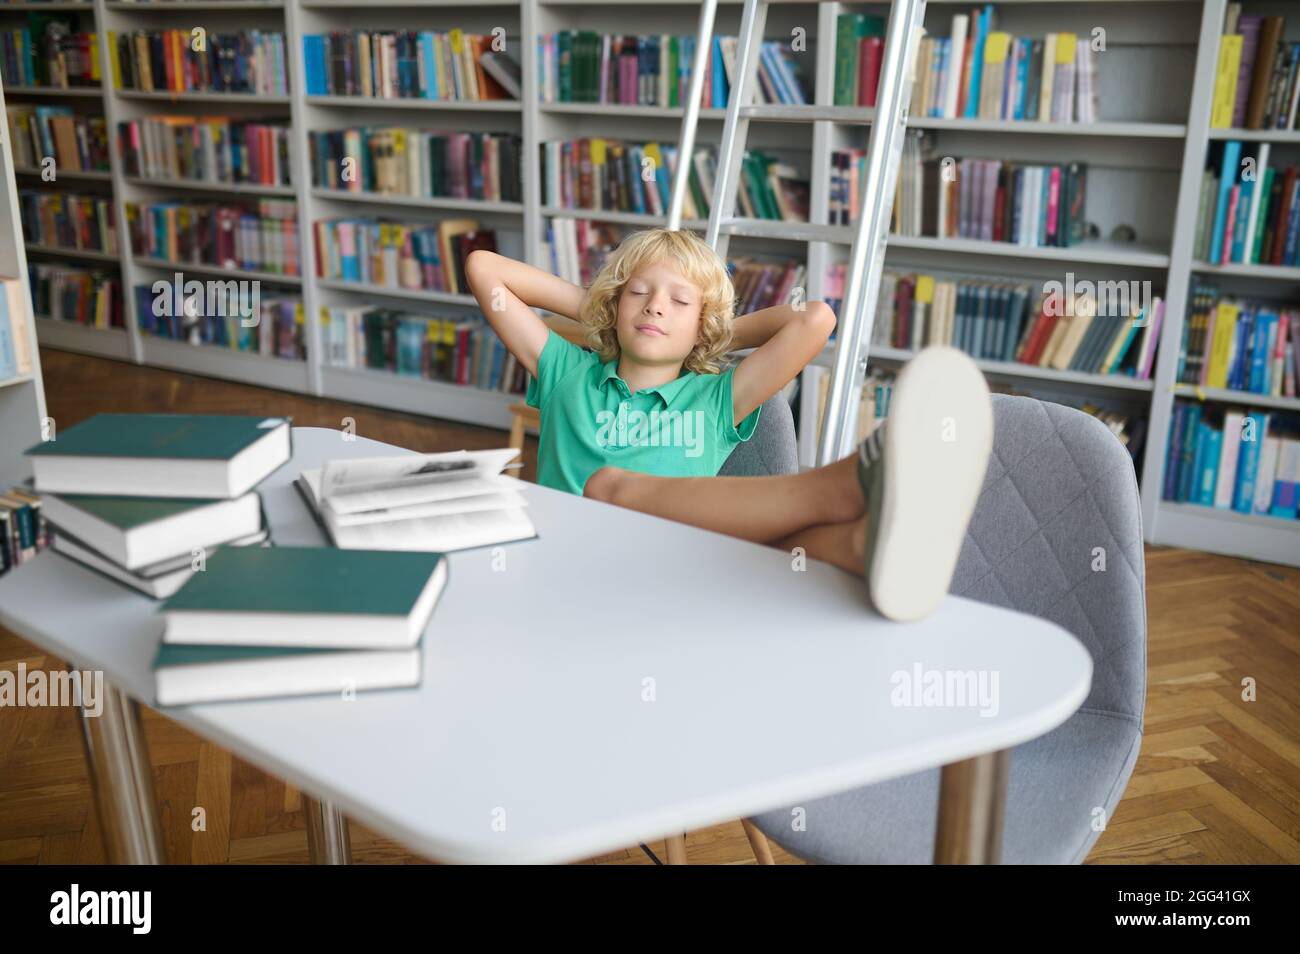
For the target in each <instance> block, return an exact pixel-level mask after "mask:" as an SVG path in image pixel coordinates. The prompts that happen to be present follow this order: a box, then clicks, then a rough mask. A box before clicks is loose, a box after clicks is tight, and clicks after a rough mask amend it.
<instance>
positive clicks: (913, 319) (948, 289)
mask: <svg viewBox="0 0 1300 954" xmlns="http://www.w3.org/2000/svg"><path fill="white" fill-rule="evenodd" d="M841 267H842V266H841ZM1128 297H1129V296H1128V295H1125V296H1124V298H1125V299H1127V298H1128ZM879 301H880V306H879V308H878V309H877V314H876V320H875V324H874V326H873V331H872V343H873V344H875V345H878V346H885V347H892V348H900V349H905V350H911V351H919V350H920V349H921V348H923V347H927V346H929V345H936V344H939V345H952V346H953V347H956V348H960V349H961V350H962V351H965V352H966V353H967V354H969V355H971V356H972V357H974V358H979V359H983V360H988V361H1003V362H1017V363H1019V364H1026V365H1035V366H1037V367H1042V368H1053V369H1055V370H1057V371H1078V372H1082V373H1085V374H1122V375H1127V376H1130V377H1134V378H1137V379H1139V380H1147V379H1149V378H1150V377H1151V371H1152V368H1153V366H1154V361H1155V353H1156V347H1157V344H1158V343H1159V340H1160V327H1161V325H1162V324H1163V319H1164V301H1163V300H1162V299H1160V298H1153V299H1152V300H1151V301H1149V302H1140V301H1127V300H1124V301H1115V302H1098V301H1097V300H1096V299H1095V298H1093V297H1092V296H1090V295H1078V296H1076V297H1075V298H1074V299H1073V300H1067V297H1066V294H1065V293H1064V292H1063V290H1062V289H1051V288H1042V289H1039V288H1035V287H1034V285H1032V284H1030V283H1028V282H1015V281H1007V282H998V281H988V280H985V279H968V278H948V277H944V276H935V275H931V274H918V273H900V272H894V271H892V270H890V271H886V273H885V274H884V276H882V279H881V293H880V299H879Z"/></svg>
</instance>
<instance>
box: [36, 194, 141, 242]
mask: <svg viewBox="0 0 1300 954" xmlns="http://www.w3.org/2000/svg"><path fill="white" fill-rule="evenodd" d="M18 208H19V215H20V217H21V218H22V223H23V236H24V237H25V238H26V239H27V241H28V242H35V243H36V244H38V245H48V246H51V247H54V248H63V249H69V250H77V251H82V252H105V253H107V254H109V255H116V254H118V245H117V214H116V213H115V212H114V210H113V200H112V199H107V198H104V197H103V196H94V195H76V194H63V193H56V192H37V191H35V190H32V189H21V190H19V192H18Z"/></svg>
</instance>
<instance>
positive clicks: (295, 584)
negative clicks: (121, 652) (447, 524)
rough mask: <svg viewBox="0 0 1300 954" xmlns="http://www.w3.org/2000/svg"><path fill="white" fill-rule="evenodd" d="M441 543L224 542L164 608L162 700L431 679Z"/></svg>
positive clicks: (340, 690) (347, 695)
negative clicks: (435, 547)
mask: <svg viewBox="0 0 1300 954" xmlns="http://www.w3.org/2000/svg"><path fill="white" fill-rule="evenodd" d="M447 577H448V570H447V561H446V559H445V558H444V557H443V556H442V555H441V554H438V553H378V552H374V551H366V552H361V551H349V552H345V551H342V550H332V549H329V548H318V547H311V548H299V547H276V548H272V549H257V548H251V549H224V550H220V551H218V552H217V553H216V554H215V555H214V556H213V557H212V559H211V561H209V564H208V569H207V572H205V573H200V574H197V575H196V576H195V577H194V578H193V579H192V580H190V581H189V582H188V583H187V584H186V585H185V587H184V588H183V589H181V590H180V592H178V593H177V594H176V595H175V596H173V597H172V598H171V599H169V600H168V601H167V602H166V603H164V604H163V605H162V607H161V608H160V612H161V614H162V617H163V638H162V644H161V645H160V646H159V649H158V655H157V657H155V659H154V682H155V688H156V692H157V701H158V703H159V704H160V705H167V706H170V705H191V704H194V703H200V702H221V701H228V700H234V699H264V698H269V697H273V696H301V695H309V694H319V693H335V694H337V695H339V696H340V697H341V698H343V699H346V700H350V699H351V698H352V697H353V694H354V693H356V692H359V691H364V690H367V689H394V688H400V687H409V686H416V685H419V682H420V642H421V639H422V638H423V635H424V631H425V629H426V628H427V627H428V624H429V620H430V618H431V617H432V615H433V610H434V607H435V605H436V604H437V602H438V597H439V596H440V595H441V594H442V590H443V588H444V587H445V586H446V585H447Z"/></svg>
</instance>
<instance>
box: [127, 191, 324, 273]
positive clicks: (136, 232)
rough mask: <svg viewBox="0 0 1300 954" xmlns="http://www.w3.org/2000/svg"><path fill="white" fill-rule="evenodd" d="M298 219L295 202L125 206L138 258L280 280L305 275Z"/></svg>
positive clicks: (133, 203) (173, 203) (171, 203)
mask: <svg viewBox="0 0 1300 954" xmlns="http://www.w3.org/2000/svg"><path fill="white" fill-rule="evenodd" d="M297 214H298V207H297V204H296V203H295V202H294V201H293V200H292V199H259V200H256V201H246V202H241V203H231V204H226V203H221V202H128V203H127V204H126V222H127V227H128V228H129V229H130V232H131V249H132V251H133V252H134V253H135V254H136V255H140V256H143V257H145V258H158V259H164V260H165V261H167V262H169V263H175V264H179V265H184V264H186V263H193V264H195V265H217V266H219V267H221V268H229V269H246V270H254V271H261V272H274V273H275V274H277V275H298V274H301V273H300V271H299V262H298V258H299V256H298V219H297Z"/></svg>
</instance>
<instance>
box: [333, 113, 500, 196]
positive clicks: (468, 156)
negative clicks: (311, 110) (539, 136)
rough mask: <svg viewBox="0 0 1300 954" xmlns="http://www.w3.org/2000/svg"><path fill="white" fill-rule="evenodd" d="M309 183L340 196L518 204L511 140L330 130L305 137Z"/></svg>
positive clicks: (479, 134)
mask: <svg viewBox="0 0 1300 954" xmlns="http://www.w3.org/2000/svg"><path fill="white" fill-rule="evenodd" d="M307 136H308V139H307V142H308V145H309V146H310V148H311V171H312V183H313V184H314V185H316V186H319V187H321V188H325V189H338V190H341V191H344V192H379V193H383V194H385V195H414V196H427V197H429V198H435V197H442V196H447V197H449V198H454V199H486V200H490V201H499V202H519V201H520V200H521V198H522V195H523V193H522V191H521V187H520V181H521V180H520V176H519V163H520V150H521V148H522V141H521V139H520V138H519V136H518V135H516V134H515V133H488V132H454V131H451V130H444V129H408V128H405V127H400V126H397V127H384V128H381V129H334V130H328V131H321V132H310V133H308V134H307Z"/></svg>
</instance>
